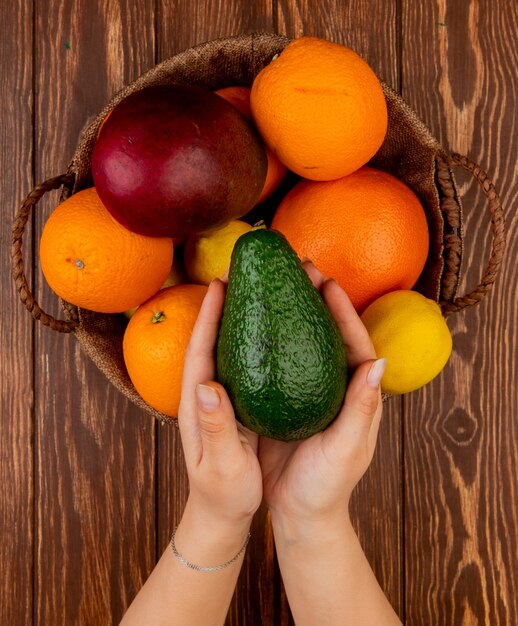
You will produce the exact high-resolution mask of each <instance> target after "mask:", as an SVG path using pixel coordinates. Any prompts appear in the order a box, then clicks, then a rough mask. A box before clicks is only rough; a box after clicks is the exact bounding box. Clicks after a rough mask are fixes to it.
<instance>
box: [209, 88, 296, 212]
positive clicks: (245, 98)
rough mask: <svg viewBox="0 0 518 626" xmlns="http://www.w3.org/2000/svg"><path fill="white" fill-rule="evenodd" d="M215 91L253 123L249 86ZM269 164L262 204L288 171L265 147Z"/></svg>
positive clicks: (259, 201) (259, 200)
mask: <svg viewBox="0 0 518 626" xmlns="http://www.w3.org/2000/svg"><path fill="white" fill-rule="evenodd" d="M214 93H216V94H218V96H221V97H222V98H224V99H225V100H227V101H228V102H230V104H231V105H232V106H234V107H235V108H236V109H237V110H238V111H239V112H240V113H241V114H242V115H244V117H245V118H246V119H247V120H248V121H249V122H250V123H252V124H253V117H252V109H251V108H250V89H249V88H248V87H224V88H223V89H218V90H217V91H215V92H214ZM265 151H266V158H267V160H268V166H267V170H266V180H265V181H264V185H263V190H262V191H261V195H260V196H259V199H258V200H257V204H260V203H261V202H262V201H263V200H266V198H269V197H270V196H271V195H272V193H273V192H274V191H275V190H276V189H277V187H278V186H279V185H280V184H281V182H282V180H283V179H284V177H285V176H286V173H287V171H288V169H287V167H286V166H285V165H284V164H283V163H281V162H280V161H279V159H278V158H277V157H276V156H275V154H274V153H273V152H272V151H271V150H269V149H268V148H267V147H265Z"/></svg>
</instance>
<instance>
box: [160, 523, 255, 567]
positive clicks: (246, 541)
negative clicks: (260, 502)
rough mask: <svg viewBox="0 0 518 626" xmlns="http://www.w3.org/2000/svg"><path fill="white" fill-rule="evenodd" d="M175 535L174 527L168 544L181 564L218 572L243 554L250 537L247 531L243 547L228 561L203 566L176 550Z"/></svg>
mask: <svg viewBox="0 0 518 626" xmlns="http://www.w3.org/2000/svg"><path fill="white" fill-rule="evenodd" d="M175 535H176V528H175V529H174V530H173V534H172V535H171V541H170V543H169V545H170V546H171V550H172V551H173V554H174V555H175V557H176V560H177V561H180V563H181V564H182V565H185V566H186V567H189V568H190V569H193V570H196V571H197V572H219V571H220V570H222V569H225V567H228V566H229V565H232V563H235V562H236V561H237V560H238V558H239V557H240V556H241V555H242V554H243V552H244V551H245V550H246V546H247V545H248V542H249V541H250V537H251V536H252V535H251V534H250V533H248V535H247V537H246V539H245V543H244V544H243V547H242V548H241V550H239V552H238V553H237V554H236V555H235V556H234V557H232V558H231V559H230V561H226V562H225V563H222V564H221V565H214V566H213V567H203V566H202V565H196V564H195V563H191V562H190V561H188V560H187V559H186V558H185V557H183V556H182V555H181V554H180V553H179V552H178V550H177V549H176V546H175V543H174V537H175Z"/></svg>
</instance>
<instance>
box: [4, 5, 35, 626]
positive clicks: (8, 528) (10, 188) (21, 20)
mask: <svg viewBox="0 0 518 626" xmlns="http://www.w3.org/2000/svg"><path fill="white" fill-rule="evenodd" d="M3 28H4V32H6V33H9V36H8V37H5V36H3V37H1V38H0V68H1V70H0V71H1V75H2V80H1V81H0V102H2V105H1V106H2V113H1V118H2V121H1V125H0V180H1V181H2V185H1V186H0V206H1V207H2V218H1V220H0V281H1V285H2V289H1V294H2V295H1V296H0V302H1V309H2V311H1V315H0V346H1V348H0V385H1V390H2V393H1V398H0V433H1V445H0V537H1V540H0V564H1V565H0V567H1V570H2V575H1V576H0V613H1V615H2V621H3V622H4V623H6V624H26V625H27V626H30V625H31V624H32V603H33V571H32V567H33V548H34V524H33V518H34V481H33V469H34V463H33V452H34V448H33V428H32V424H33V399H34V397H33V384H34V381H33V359H32V357H33V334H32V330H33V324H32V318H31V316H30V314H29V313H28V312H27V311H26V310H25V309H24V308H23V307H22V305H21V304H20V301H19V298H18V293H17V291H16V290H15V287H14V283H13V280H12V278H11V258H10V249H11V239H12V237H11V222H12V218H13V217H14V213H15V211H16V209H17V208H18V205H19V204H20V203H21V201H22V199H23V198H22V195H23V193H24V191H27V190H29V188H30V187H31V184H32V164H33V163H32V113H33V99H32V98H33V89H32V59H33V37H32V6H29V5H28V4H27V3H25V2H22V1H21V0H17V1H15V2H14V3H12V4H11V6H10V11H9V13H7V14H6V15H5V16H4V20H3ZM13 48H14V49H21V50H23V54H17V55H16V56H15V57H13V54H12V50H13ZM31 234H32V233H31V229H30V228H29V231H28V233H27V235H26V237H25V239H24V248H23V249H24V251H25V255H24V256H25V260H26V263H27V281H28V283H29V284H31V281H32V271H31V248H32V237H31Z"/></svg>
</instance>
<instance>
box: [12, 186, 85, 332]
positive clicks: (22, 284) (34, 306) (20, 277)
mask: <svg viewBox="0 0 518 626" xmlns="http://www.w3.org/2000/svg"><path fill="white" fill-rule="evenodd" d="M72 180H73V178H72V177H71V176H70V175H68V174H61V176H56V177H55V178H49V179H48V180H46V181H45V182H44V183H41V185H37V186H36V187H35V188H34V189H33V190H32V191H31V192H30V194H29V195H28V196H27V198H26V199H25V201H24V202H23V204H22V205H21V207H20V208H19V209H18V211H17V213H16V215H15V217H14V222H13V230H12V234H13V240H12V246H11V263H12V274H13V279H14V282H15V284H16V289H17V290H18V293H19V294H20V300H21V301H22V302H23V304H24V305H25V306H26V308H27V310H28V311H30V312H31V313H32V316H33V318H34V319H35V320H38V321H40V322H41V323H42V324H44V325H45V326H50V328H52V329H53V330H58V331H60V332H62V333H70V332H72V331H74V330H75V328H77V326H78V325H79V322H78V321H77V320H70V321H65V320H57V319H55V318H54V317H52V315H49V314H48V313H45V311H43V310H42V309H41V308H40V306H39V304H38V303H37V302H36V300H35V299H34V296H33V295H32V293H31V290H30V288H29V285H28V283H27V278H26V277H25V272H24V268H23V255H22V239H23V233H24V231H25V227H26V225H27V222H28V220H29V216H30V214H31V209H32V208H33V207H35V206H36V204H38V202H39V200H40V199H41V197H42V196H44V195H45V194H46V193H47V191H51V190H52V189H59V188H60V187H61V186H62V185H66V184H68V183H70V182H72Z"/></svg>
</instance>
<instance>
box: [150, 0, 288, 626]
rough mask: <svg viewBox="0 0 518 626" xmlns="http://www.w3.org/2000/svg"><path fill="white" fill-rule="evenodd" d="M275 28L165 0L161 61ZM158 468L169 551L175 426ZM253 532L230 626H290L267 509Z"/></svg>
mask: <svg viewBox="0 0 518 626" xmlns="http://www.w3.org/2000/svg"><path fill="white" fill-rule="evenodd" d="M186 24H187V25H189V26H188V27H186ZM272 25H273V22H272V6H271V4H270V3H269V2H266V1H265V0H262V1H261V2H256V3H242V2H222V1H219V2H218V1H215V2H209V3H191V2H187V0H182V1H180V2H171V1H168V0H162V1H160V2H159V3H158V20H157V43H158V54H159V58H158V60H159V61H162V60H163V59H165V58H167V57H169V56H172V55H173V54H176V53H178V52H181V51H182V50H184V49H186V48H188V47H190V46H193V45H196V44H197V43H203V42H205V41H209V40H211V39H215V38H217V37H223V36H230V35H237V34H240V33H249V32H257V31H272ZM158 467H159V496H158V497H159V501H158V511H159V513H158V545H159V547H160V549H161V550H163V549H164V548H165V547H166V546H167V543H168V540H169V537H170V534H171V532H172V529H173V528H174V527H175V526H176V525H177V524H178V522H179V521H180V518H181V515H182V512H183V509H184V507H185V502H186V499H187V495H188V480H187V474H186V471H185V465H184V461H183V453H182V447H181V442H180V437H179V433H178V431H177V430H176V429H174V428H167V427H163V428H160V430H159V438H158ZM251 532H252V536H253V539H252V541H251V542H250V544H249V547H248V549H247V553H246V557H245V560H244V563H243V568H242V570H241V574H240V577H239V580H238V584H237V588H236V592H235V594H234V598H233V601H232V604H231V606H230V610H229V613H228V617H227V621H226V623H227V624H228V625H229V626H237V625H239V624H247V626H254V625H257V626H259V625H260V624H281V623H283V624H284V623H286V622H284V621H282V622H281V616H280V615H278V611H279V609H280V607H279V605H278V604H277V605H276V604H275V598H276V597H278V596H279V584H280V583H279V578H278V575H277V573H276V567H275V561H274V550H273V537H272V532H271V527H270V525H269V524H268V518H267V514H266V511H265V509H264V508H262V509H261V510H260V511H259V513H258V514H257V515H256V517H255V519H254V522H253V525H252V529H251Z"/></svg>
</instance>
